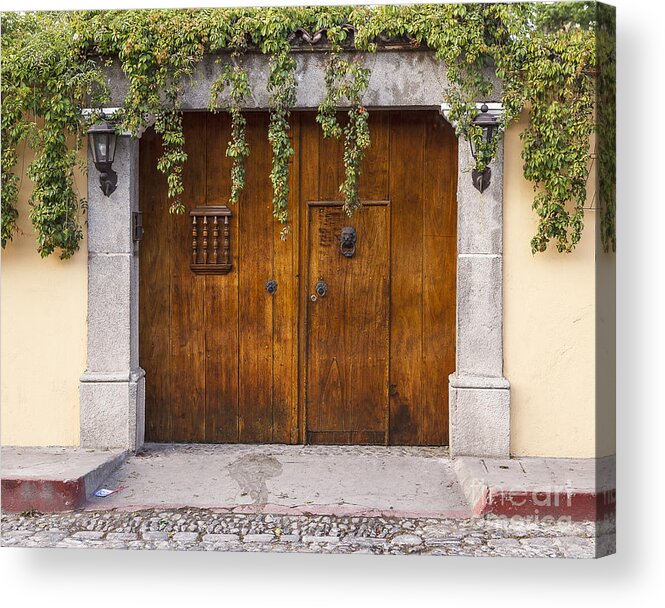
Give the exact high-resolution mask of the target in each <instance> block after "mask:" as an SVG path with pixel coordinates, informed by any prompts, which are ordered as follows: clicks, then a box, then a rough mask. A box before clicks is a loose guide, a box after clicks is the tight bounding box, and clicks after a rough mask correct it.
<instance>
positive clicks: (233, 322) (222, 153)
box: [205, 113, 239, 443]
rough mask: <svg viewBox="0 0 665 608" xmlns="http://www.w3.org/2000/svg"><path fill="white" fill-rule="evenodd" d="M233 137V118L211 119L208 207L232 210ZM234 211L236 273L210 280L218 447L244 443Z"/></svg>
mask: <svg viewBox="0 0 665 608" xmlns="http://www.w3.org/2000/svg"><path fill="white" fill-rule="evenodd" d="M230 135H231V120H230V118H229V116H228V114H226V113H219V114H207V117H206V204H207V205H227V204H228V200H229V196H230V195H231V159H230V158H228V157H227V156H226V147H227V144H228V141H229V137H230ZM231 211H232V213H233V216H232V219H231V226H230V228H231V234H230V240H231V264H232V270H231V272H229V273H228V274H225V275H206V276H205V321H206V335H205V346H206V354H205V366H206V369H205V375H206V423H205V440H206V441H210V442H214V443H227V442H235V441H238V418H239V411H238V404H239V395H238V348H239V337H238V269H239V256H238V236H239V235H238V218H239V209H238V206H236V207H231Z"/></svg>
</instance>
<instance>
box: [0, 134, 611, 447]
mask: <svg viewBox="0 0 665 608" xmlns="http://www.w3.org/2000/svg"><path fill="white" fill-rule="evenodd" d="M523 127H524V123H523V122H521V123H518V124H516V125H514V126H512V127H511V128H510V129H509V130H508V133H507V134H506V138H505V166H504V298H505V305H504V340H505V349H504V367H505V375H506V377H507V378H508V379H509V380H510V383H511V387H512V390H511V395H512V404H511V410H512V411H511V418H512V420H511V445H512V452H513V454H515V455H522V456H524V455H532V456H569V457H588V456H593V455H594V454H595V453H596V450H598V452H597V453H598V454H599V455H603V454H606V453H611V452H612V451H613V446H614V434H613V433H614V426H613V425H614V418H613V402H612V403H609V402H608V401H607V399H606V400H605V401H604V403H605V406H606V407H605V409H606V415H604V416H603V418H602V420H599V421H598V422H599V425H598V429H599V430H598V433H599V436H598V442H596V423H597V421H596V420H595V403H594V399H595V380H594V373H595V338H596V334H595V326H594V315H595V302H594V298H595V295H596V294H595V267H594V265H595V263H596V261H598V262H599V264H600V267H602V268H603V269H604V270H603V272H605V273H609V274H611V272H612V271H613V265H614V256H608V255H607V254H605V255H603V254H602V253H601V252H595V248H594V244H595V243H594V241H595V239H594V223H595V220H596V217H595V215H596V212H595V210H593V209H590V210H589V211H587V214H586V226H587V229H586V231H585V233H584V236H583V238H582V241H581V243H580V244H579V246H578V249H577V250H576V251H575V253H573V254H571V255H562V254H558V253H556V252H555V251H553V250H552V251H548V252H547V253H545V254H538V255H536V256H533V255H532V254H531V250H530V246H529V241H530V239H531V236H532V235H533V234H534V232H535V228H536V218H535V216H534V213H533V211H532V210H531V200H532V197H533V189H532V186H531V185H530V184H529V183H528V182H526V181H525V180H524V178H523V176H522V160H521V157H520V151H521V143H520V140H519V132H520V131H521V129H522V128H523ZM31 158H32V157H31V153H30V151H27V152H26V156H25V163H26V164H27V163H29V162H30V160H31ZM19 166H23V160H21V161H19ZM77 185H78V188H79V191H80V192H82V193H85V187H86V186H85V178H84V177H83V176H81V175H79V176H78V178H77ZM29 194H30V182H29V180H28V179H27V178H26V177H24V178H23V185H22V189H21V193H20V202H19V212H20V218H19V227H20V228H21V231H22V232H23V234H20V235H17V236H16V237H15V239H14V241H13V242H11V243H10V244H9V245H8V246H7V249H6V250H5V251H3V252H2V300H1V305H2V308H1V323H2V325H1V330H2V368H1V372H2V427H1V430H2V437H1V439H2V443H3V444H5V445H7V444H14V445H76V444H77V443H78V438H79V399H78V380H79V377H80V375H81V373H82V372H83V370H84V369H85V355H86V306H87V289H86V284H87V265H86V255H85V251H86V243H85V242H83V243H81V251H79V252H78V253H77V254H76V255H75V256H74V257H73V258H72V259H71V260H67V261H61V260H59V259H58V258H57V257H50V258H47V259H41V258H40V257H39V255H38V254H37V252H36V250H35V242H34V235H33V231H32V228H31V225H30V221H29V219H28V210H29V207H28V203H27V199H28V197H29ZM590 206H593V205H592V202H591V203H590ZM606 350H607V351H608V353H609V354H610V355H611V353H612V352H613V345H612V344H609V345H608V346H607V348H606ZM606 359H608V357H606ZM609 359H611V357H609ZM608 398H609V397H608Z"/></svg>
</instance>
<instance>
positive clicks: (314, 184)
mask: <svg viewBox="0 0 665 608" xmlns="http://www.w3.org/2000/svg"><path fill="white" fill-rule="evenodd" d="M320 131H321V128H320V127H319V125H318V123H317V122H316V114H315V113H314V112H302V113H301V117H300V145H299V149H298V153H299V155H298V163H299V166H300V167H299V177H300V209H299V213H300V218H301V222H300V247H299V250H300V262H299V264H300V265H299V276H300V287H299V302H300V332H299V340H300V345H299V357H300V383H299V388H300V393H299V425H298V426H299V435H298V437H299V441H302V442H307V441H308V439H307V435H306V430H307V427H308V424H309V422H308V420H309V418H310V416H311V414H312V412H311V411H310V408H308V407H307V399H308V397H307V395H308V390H309V388H308V363H307V359H308V355H307V344H308V339H309V338H308V335H309V320H308V318H307V315H308V302H309V294H310V293H311V292H313V289H314V282H315V281H314V282H313V279H312V277H311V276H310V268H309V239H310V236H309V222H310V219H309V208H308V205H307V202H308V201H316V200H319V198H320V197H319V172H320V164H321V155H320V143H321V135H320Z"/></svg>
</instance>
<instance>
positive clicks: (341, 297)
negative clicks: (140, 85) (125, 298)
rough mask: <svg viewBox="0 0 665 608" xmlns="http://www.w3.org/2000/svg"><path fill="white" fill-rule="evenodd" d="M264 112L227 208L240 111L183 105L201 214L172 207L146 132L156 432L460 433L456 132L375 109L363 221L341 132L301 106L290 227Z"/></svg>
mask: <svg viewBox="0 0 665 608" xmlns="http://www.w3.org/2000/svg"><path fill="white" fill-rule="evenodd" d="M247 118H248V124H247V139H248V143H249V146H250V150H251V154H250V156H249V158H248V159H247V165H246V186H245V190H244V192H243V194H242V196H241V200H240V202H239V203H238V205H237V206H231V207H230V208H229V209H228V211H226V210H224V209H223V206H225V205H226V204H227V201H228V197H229V193H230V186H231V184H230V168H231V167H230V160H229V159H228V158H227V157H226V155H225V149H226V145H227V142H228V139H229V136H230V123H229V119H228V117H227V115H225V114H208V113H187V114H185V116H184V130H185V138H186V151H187V154H188V161H187V163H186V165H185V168H184V174H183V178H184V187H185V192H184V197H183V200H184V202H185V205H186V207H187V212H186V213H185V215H171V214H169V213H168V202H167V199H166V185H165V183H164V177H163V176H162V175H161V174H160V173H159V172H157V170H156V168H155V166H156V161H157V158H158V157H159V155H160V154H161V143H160V141H159V138H158V136H156V135H155V133H154V132H153V131H152V130H149V131H148V132H147V133H146V134H145V135H144V136H143V137H142V139H141V144H140V165H141V166H140V172H141V179H140V184H141V185H140V204H141V209H142V213H143V226H144V230H145V233H144V237H143V241H142V243H141V246H140V251H141V252H140V318H139V323H140V361H141V365H142V367H143V368H144V369H145V370H146V439H147V440H148V441H177V442H218V443H221V442H244V443H256V442H282V443H334V444H348V443H365V444H402V445H445V444H447V442H448V376H449V374H450V373H452V372H453V371H454V368H455V283H456V223H457V221H456V191H457V187H456V179H457V140H456V137H455V135H454V132H453V130H452V129H451V128H450V126H449V125H448V124H447V123H445V122H444V121H443V120H442V119H441V118H440V117H439V116H438V113H437V112H435V111H431V112H429V111H427V112H426V111H420V112H416V111H413V112H412V111H408V112H407V111H373V112H371V114H370V128H371V134H372V146H371V148H370V149H369V151H368V154H367V156H366V158H365V160H364V162H363V172H362V177H361V181H360V195H361V200H362V201H363V206H362V208H361V209H360V210H359V211H358V212H356V213H355V214H354V215H353V216H351V217H348V216H347V215H346V214H345V213H344V211H343V209H342V206H341V202H340V201H339V198H340V195H339V184H341V182H342V181H343V178H344V176H343V174H344V168H343V164H342V156H343V150H342V144H341V143H340V142H337V141H335V140H328V139H325V138H323V136H322V134H321V130H320V127H319V125H318V124H317V123H316V121H315V114H314V113H313V112H298V113H294V114H293V115H292V119H291V127H292V128H291V131H290V133H291V137H292V145H293V148H294V150H295V155H294V157H293V159H292V162H291V166H290V201H289V208H290V233H289V234H288V235H287V236H286V238H282V235H281V234H280V231H281V228H282V227H281V226H280V225H277V224H276V223H275V222H274V219H273V215H272V202H271V199H272V189H271V183H270V178H269V174H270V168H271V150H270V146H269V144H268V141H267V130H268V116H267V114H265V113H261V112H255V113H248V114H247ZM229 211H230V215H229V214H228V212H229ZM222 212H223V215H219V223H218V217H217V215H216V214H218V213H222ZM197 216H198V217H197ZM197 221H198V223H197ZM204 230H205V233H204ZM204 245H205V246H204ZM203 251H205V258H202V256H203V255H204V254H203ZM197 256H198V257H197ZM225 256H226V257H225ZM202 259H205V261H206V262H207V263H210V262H211V260H213V259H214V261H215V262H218V261H219V262H224V264H221V263H220V264H217V265H215V264H212V265H211V266H206V265H205V264H202ZM216 269H221V270H216Z"/></svg>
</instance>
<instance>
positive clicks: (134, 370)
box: [80, 135, 145, 450]
mask: <svg viewBox="0 0 665 608" xmlns="http://www.w3.org/2000/svg"><path fill="white" fill-rule="evenodd" d="M138 158H139V143H138V139H136V138H132V137H129V136H126V135H120V136H118V140H117V146H116V154H115V161H114V163H113V168H114V170H115V171H116V173H117V174H118V184H117V188H116V190H115V192H113V193H112V194H111V195H110V196H109V197H106V196H104V194H103V193H102V191H101V189H100V187H99V173H98V172H97V169H96V168H95V166H94V163H93V162H92V156H91V155H90V152H89V151H88V359H87V369H86V371H85V373H84V374H83V375H82V376H81V383H80V397H81V446H83V447H94V448H126V449H129V450H136V449H137V448H139V447H140V446H141V445H142V444H143V438H144V418H145V417H144V409H145V379H144V377H145V372H144V371H143V370H142V369H141V368H140V367H139V349H138V291H139V285H138V282H139V260H138V244H137V243H135V242H134V240H133V238H132V212H134V211H138V192H139V190H138V187H139V163H138Z"/></svg>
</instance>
